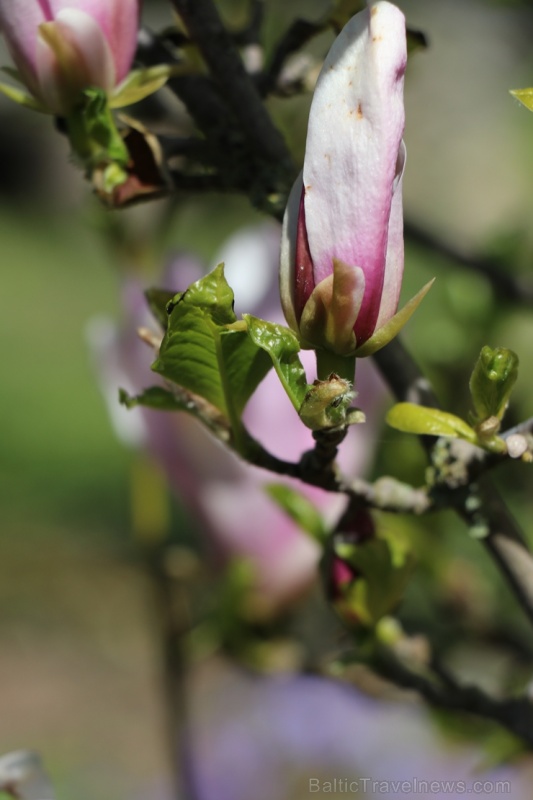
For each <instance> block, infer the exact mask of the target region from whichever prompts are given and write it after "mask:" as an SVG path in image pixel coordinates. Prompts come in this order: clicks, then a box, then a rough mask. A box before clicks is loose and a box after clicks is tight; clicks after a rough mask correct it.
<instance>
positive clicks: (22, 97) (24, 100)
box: [0, 68, 50, 114]
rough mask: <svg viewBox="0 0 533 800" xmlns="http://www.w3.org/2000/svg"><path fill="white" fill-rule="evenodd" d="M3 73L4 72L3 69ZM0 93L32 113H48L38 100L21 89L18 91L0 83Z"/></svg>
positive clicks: (13, 87)
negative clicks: (29, 109)
mask: <svg viewBox="0 0 533 800" xmlns="http://www.w3.org/2000/svg"><path fill="white" fill-rule="evenodd" d="M4 71H6V70H5V68H4ZM0 92H2V94H4V95H5V96H6V97H9V99H10V100H13V102H15V103H17V104H18V105H19V106H24V107H25V108H31V110H32V111H39V112H40V113H41V114H49V113H50V112H49V111H48V109H47V108H45V107H44V106H43V104H42V103H40V102H39V100H37V99H36V98H35V97H33V95H31V94H28V92H25V91H24V90H23V89H18V88H17V87H16V86H11V85H10V84H8V83H0Z"/></svg>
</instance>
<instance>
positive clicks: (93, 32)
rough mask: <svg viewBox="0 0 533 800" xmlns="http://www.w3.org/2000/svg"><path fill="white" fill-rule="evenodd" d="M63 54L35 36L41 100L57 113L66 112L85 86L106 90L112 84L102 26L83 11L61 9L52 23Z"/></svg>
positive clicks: (112, 66) (50, 24) (108, 51)
mask: <svg viewBox="0 0 533 800" xmlns="http://www.w3.org/2000/svg"><path fill="white" fill-rule="evenodd" d="M47 25H48V28H49V29H50V28H51V26H54V28H55V29H56V31H57V33H58V38H59V37H60V39H61V50H62V52H63V53H64V54H65V57H64V59H63V63H61V62H60V60H59V59H58V53H57V52H56V51H55V50H54V49H53V48H52V47H51V46H50V44H49V43H48V42H47V41H46V40H45V38H44V34H41V35H39V37H38V39H37V75H38V80H39V88H40V94H41V97H42V98H43V100H44V101H45V102H46V103H47V105H49V107H50V108H52V109H53V110H54V111H56V112H57V113H60V114H61V113H63V114H64V113H66V112H68V110H69V106H70V105H71V103H72V102H75V101H76V98H77V95H78V93H79V92H80V91H81V90H82V89H85V88H87V87H89V86H98V87H100V88H101V89H104V90H105V91H110V90H111V89H112V88H113V87H114V85H115V67H114V64H113V57H112V55H111V51H110V48H109V45H108V43H107V40H106V39H105V37H104V35H103V33H102V29H101V28H100V27H99V25H98V24H97V23H96V22H95V20H94V19H93V18H92V17H91V16H89V15H88V14H86V13H85V12H84V11H79V10H77V9H65V10H64V11H61V12H60V13H59V14H58V15H57V18H56V19H55V21H54V22H50V23H47Z"/></svg>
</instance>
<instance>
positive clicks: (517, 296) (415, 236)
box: [404, 221, 533, 304]
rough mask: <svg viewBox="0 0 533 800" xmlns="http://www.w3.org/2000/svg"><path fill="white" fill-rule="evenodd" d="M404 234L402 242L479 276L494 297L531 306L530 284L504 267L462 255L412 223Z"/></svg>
mask: <svg viewBox="0 0 533 800" xmlns="http://www.w3.org/2000/svg"><path fill="white" fill-rule="evenodd" d="M404 232H405V236H406V238H407V239H408V240H409V239H410V240H411V241H412V242H414V243H415V244H418V245H421V246H422V247H425V248H426V249H428V250H431V251H433V252H434V253H437V254H438V255H441V256H444V257H445V258H448V259H450V260H451V261H455V263H456V264H460V265H461V266H462V267H467V268H468V269H470V270H472V271H474V272H478V273H479V274H480V275H483V276H484V277H485V278H487V279H488V280H489V281H490V283H491V284H492V286H493V287H494V289H495V290H496V291H497V293H498V297H504V298H505V299H506V300H510V301H513V302H519V303H525V304H532V303H533V283H532V282H531V280H530V279H528V278H521V277H517V276H515V275H512V274H511V273H510V272H509V267H508V265H507V264H503V263H500V262H498V261H496V260H494V259H488V258H479V257H474V256H470V255H467V254H466V253H462V252H460V251H459V250H457V249H455V248H453V247H450V245H448V244H447V243H446V242H443V241H442V240H440V239H438V238H437V237H435V236H433V235H432V234H430V233H428V232H427V231H425V230H423V229H422V228H420V227H419V226H418V225H415V224H414V223H413V222H408V221H406V222H405V225H404Z"/></svg>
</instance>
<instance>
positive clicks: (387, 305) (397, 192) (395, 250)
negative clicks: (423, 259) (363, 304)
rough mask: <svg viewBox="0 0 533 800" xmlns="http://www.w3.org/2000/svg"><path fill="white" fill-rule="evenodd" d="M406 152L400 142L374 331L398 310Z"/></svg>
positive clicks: (401, 274)
mask: <svg viewBox="0 0 533 800" xmlns="http://www.w3.org/2000/svg"><path fill="white" fill-rule="evenodd" d="M405 160H406V151H405V145H404V143H403V142H402V144H401V147H400V152H399V154H398V177H397V178H396V179H395V181H394V190H393V195H392V203H391V210H390V218H389V231H388V241H387V255H386V258H385V278H384V281H383V291H382V293H381V305H380V307H379V315H378V319H377V322H376V326H375V329H376V330H378V329H379V328H380V327H381V326H382V325H384V324H385V323H386V322H387V321H388V320H389V319H390V318H391V317H393V316H394V314H395V313H396V311H397V309H398V302H399V300H400V291H401V288H402V278H403V264H404V246H403V201H402V181H403V173H404V168H405Z"/></svg>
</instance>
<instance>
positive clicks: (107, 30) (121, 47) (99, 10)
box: [49, 0, 140, 85]
mask: <svg viewBox="0 0 533 800" xmlns="http://www.w3.org/2000/svg"><path fill="white" fill-rule="evenodd" d="M49 3H50V7H51V9H52V11H53V13H54V16H57V15H58V14H59V13H60V12H61V11H63V10H65V9H70V8H75V9H77V10H79V11H83V12H85V13H86V14H89V15H90V16H91V17H92V18H93V19H94V20H95V21H96V22H97V23H98V25H99V26H100V28H101V29H102V31H103V33H104V36H105V38H106V39H107V41H108V43H109V47H110V50H111V53H112V55H113V62H114V65H115V85H116V84H118V83H120V81H122V80H123V79H124V78H125V77H126V75H127V74H128V72H129V70H130V68H131V64H132V61H133V57H134V55H135V49H136V47H137V31H138V28H139V16H140V0H49Z"/></svg>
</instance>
